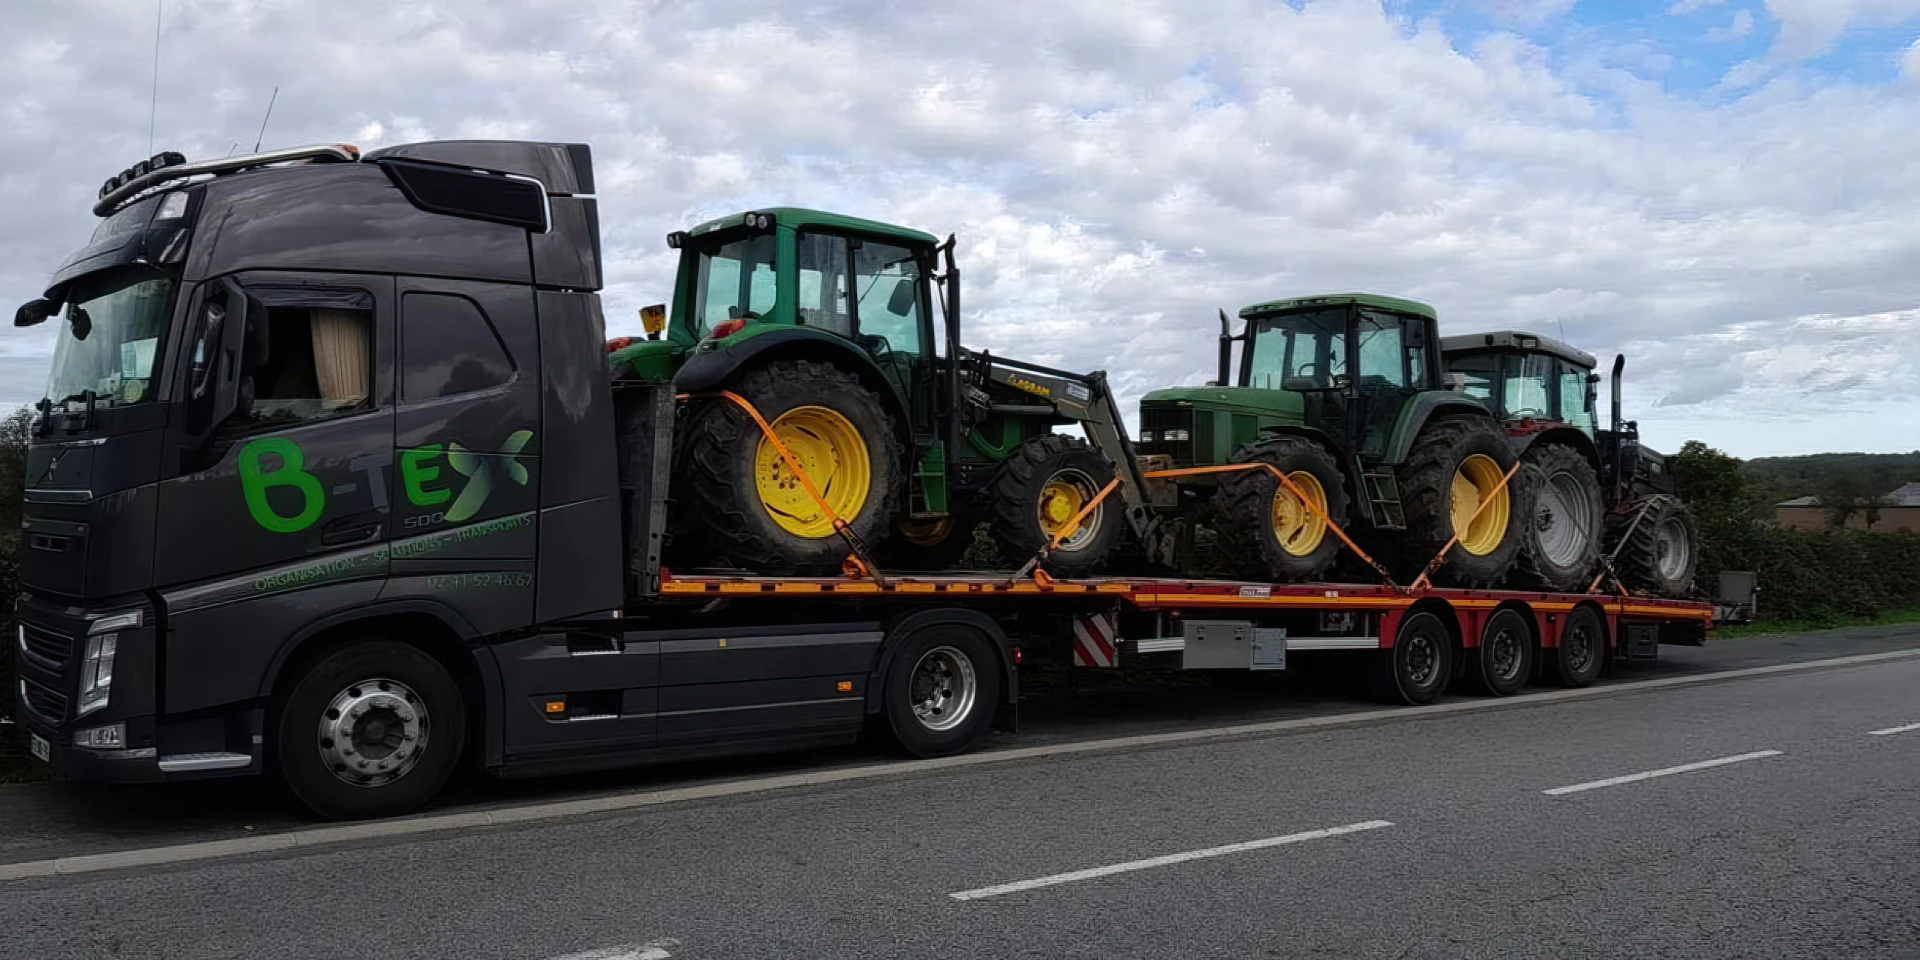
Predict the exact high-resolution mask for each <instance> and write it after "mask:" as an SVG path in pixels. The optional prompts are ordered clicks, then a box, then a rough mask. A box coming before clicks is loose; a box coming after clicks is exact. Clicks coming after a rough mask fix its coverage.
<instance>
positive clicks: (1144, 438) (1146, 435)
mask: <svg viewBox="0 0 1920 960" xmlns="http://www.w3.org/2000/svg"><path fill="white" fill-rule="evenodd" d="M1140 442H1141V443H1152V442H1153V431H1152V430H1142V431H1140ZM22 642H24V641H22Z"/></svg>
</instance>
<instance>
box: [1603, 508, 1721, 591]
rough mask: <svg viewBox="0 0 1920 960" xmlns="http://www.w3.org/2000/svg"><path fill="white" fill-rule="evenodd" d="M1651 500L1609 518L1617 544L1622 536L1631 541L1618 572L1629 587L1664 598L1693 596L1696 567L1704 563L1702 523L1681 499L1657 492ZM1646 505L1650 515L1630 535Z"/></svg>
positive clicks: (1622, 549) (1623, 550)
mask: <svg viewBox="0 0 1920 960" xmlns="http://www.w3.org/2000/svg"><path fill="white" fill-rule="evenodd" d="M1647 500H1651V501H1652V503H1648V502H1647ZM1647 500H1641V501H1637V502H1635V503H1634V504H1633V505H1632V506H1631V508H1630V509H1628V510H1625V511H1622V512H1621V513H1618V514H1614V515H1613V516H1612V517H1610V518H1609V520H1611V521H1612V523H1613V524H1614V527H1615V533H1614V537H1615V542H1618V538H1619V537H1621V536H1625V537H1626V538H1627V542H1626V544H1625V545H1624V546H1622V547H1621V548H1620V559H1619V562H1618V563H1617V564H1616V565H1615V566H1616V569H1618V570H1619V571H1620V578H1621V579H1622V580H1625V581H1626V583H1627V586H1630V587H1639V588H1641V589H1643V590H1648V591H1651V592H1652V593H1654V594H1655V595H1657V596H1662V597H1686V596H1689V595H1691V593H1692V592H1693V570H1694V566H1695V565H1696V564H1698V563H1699V560H1700V523H1699V521H1698V520H1695V519H1694V516H1693V511H1692V510H1689V509H1687V506H1686V504H1684V503H1681V502H1680V498H1679V497H1675V496H1669V495H1667V494H1664V493H1656V494H1654V495H1652V496H1651V497H1648V498H1647ZM1643 506H1644V507H1646V510H1647V514H1646V516H1644V517H1641V518H1640V525H1639V526H1637V527H1634V528H1633V532H1632V534H1630V535H1629V534H1627V532H1626V528H1627V526H1628V525H1629V524H1631V523H1633V518H1634V515H1635V514H1638V513H1639V512H1640V509H1641V507H1643Z"/></svg>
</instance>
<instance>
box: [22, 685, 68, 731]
mask: <svg viewBox="0 0 1920 960" xmlns="http://www.w3.org/2000/svg"><path fill="white" fill-rule="evenodd" d="M20 689H21V690H22V691H23V692H24V693H25V694H26V695H27V709H28V710H32V711H33V712H34V714H35V715H37V716H39V717H40V719H42V720H45V721H47V722H48V723H62V722H65V720H66V719H67V695H66V694H64V693H61V692H60V691H58V690H55V689H54V688H52V687H49V686H47V685H46V684H44V683H41V682H40V681H38V680H35V679H33V678H32V677H21V678H20Z"/></svg>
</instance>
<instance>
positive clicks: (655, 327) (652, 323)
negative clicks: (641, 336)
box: [640, 303, 667, 339]
mask: <svg viewBox="0 0 1920 960" xmlns="http://www.w3.org/2000/svg"><path fill="white" fill-rule="evenodd" d="M666 328H667V305H666V304H664V303H656V304H653V305H651V306H645V307H641V308H640V329H642V330H645V331H646V332H647V336H648V337H649V338H651V339H658V338H659V336H660V331H662V330H665V329H666Z"/></svg>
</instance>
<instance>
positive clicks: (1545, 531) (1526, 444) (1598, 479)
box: [1441, 330, 1700, 597]
mask: <svg viewBox="0 0 1920 960" xmlns="http://www.w3.org/2000/svg"><path fill="white" fill-rule="evenodd" d="M1441 352H1442V356H1443V358H1444V360H1445V363H1446V367H1447V370H1448V371H1450V373H1451V374H1452V375H1453V376H1456V377H1458V378H1460V379H1462V380H1463V384H1462V387H1463V389H1464V391H1465V392H1466V393H1467V394H1468V395H1469V396H1472V397H1475V398H1477V399H1479V400H1481V402H1483V403H1485V404H1486V405H1487V407H1488V408H1489V409H1491V410H1492V411H1493V413H1494V416H1495V417H1497V418H1499V420H1500V422H1501V424H1502V425H1503V426H1504V427H1505V428H1506V430H1507V434H1508V438H1509V442H1510V443H1511V444H1512V446H1513V449H1514V453H1515V454H1516V455H1517V456H1519V457H1520V459H1521V461H1522V463H1523V464H1524V465H1525V466H1524V469H1525V470H1526V472H1527V473H1528V474H1529V480H1528V487H1529V489H1531V490H1533V491H1534V495H1533V496H1532V497H1531V498H1530V500H1529V502H1528V504H1527V510H1528V512H1527V515H1526V517H1525V522H1524V523H1523V525H1522V531H1523V537H1522V543H1521V559H1520V564H1519V573H1520V576H1521V579H1522V580H1524V581H1525V585H1527V586H1539V587H1545V588H1547V589H1551V590H1586V589H1587V588H1588V586H1589V585H1590V584H1591V583H1592V582H1593V578H1594V574H1595V573H1596V572H1597V571H1598V570H1599V568H1600V566H1601V562H1602V557H1603V556H1610V557H1613V558H1614V559H1613V567H1614V570H1615V572H1616V573H1617V574H1618V575H1619V576H1620V578H1621V579H1622V581H1623V582H1625V583H1626V584H1627V585H1628V586H1632V587H1636V588H1640V589H1644V590H1647V591H1650V592H1652V593H1655V594H1658V595H1661V596H1669V597H1684V596H1688V595H1689V594H1690V593H1691V591H1692V585H1693V571H1694V567H1695V565H1696V563H1697V562H1698V558H1699V554H1700V550H1699V525H1698V523H1697V522H1696V521H1695V520H1694V518H1693V515H1692V513H1691V512H1690V511H1689V510H1688V509H1687V508H1686V506H1685V505H1684V504H1682V503H1681V502H1680V499H1679V497H1677V496H1676V495H1675V493H1674V486H1673V480H1672V478H1671V477H1670V476H1669V475H1668V474H1667V472H1666V470H1665V463H1666V459H1665V458H1664V457H1662V456H1661V455H1660V454H1658V453H1655V452H1654V451H1652V450H1648V449H1646V448H1645V447H1643V446H1641V445H1640V431H1639V425H1638V424H1637V423H1633V422H1631V421H1623V420H1621V418H1620V372H1621V370H1622V368H1623V367H1624V366H1625V358H1624V357H1616V358H1615V360H1614V370H1613V414H1612V423H1611V424H1610V426H1609V427H1608V428H1602V426H1601V425H1600V422H1599V414H1598V411H1597V410H1596V408H1595V388H1596V386H1597V385H1598V383H1599V382H1600V377H1599V375H1597V374H1596V373H1594V368H1595V367H1596V366H1597V365H1598V361H1597V360H1596V359H1595V358H1594V356H1593V355H1592V354H1589V353H1587V352H1585V351H1583V350H1580V349H1578V348H1576V347H1573V346H1570V345H1568V344H1565V343H1562V342H1560V341H1558V340H1555V339H1553V338H1551V337H1545V336H1541V335H1539V334H1535V333H1527V332H1524V331H1517V330H1509V331H1498V332H1494V333H1476V334H1469V335H1466V336H1457V337H1447V338H1446V339H1444V340H1442V341H1441Z"/></svg>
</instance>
